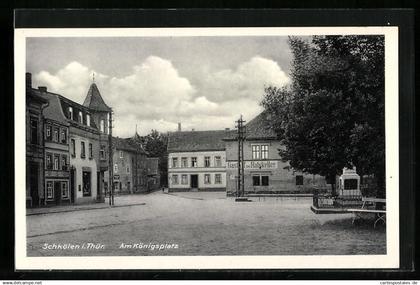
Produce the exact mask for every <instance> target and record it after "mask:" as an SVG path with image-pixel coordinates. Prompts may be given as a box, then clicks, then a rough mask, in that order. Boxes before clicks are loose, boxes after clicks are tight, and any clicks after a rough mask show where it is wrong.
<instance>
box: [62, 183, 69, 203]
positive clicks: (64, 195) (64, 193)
mask: <svg viewBox="0 0 420 285" xmlns="http://www.w3.org/2000/svg"><path fill="white" fill-rule="evenodd" d="M61 197H62V198H63V199H67V198H69V188H68V187H67V182H65V181H64V182H61Z"/></svg>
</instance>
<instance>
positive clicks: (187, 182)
mask: <svg viewBox="0 0 420 285" xmlns="http://www.w3.org/2000/svg"><path fill="white" fill-rule="evenodd" d="M227 132H228V131H227V130H222V131H220V130H218V131H187V132H185V131H177V132H172V133H169V137H168V188H169V191H189V190H199V191H206V190H207V191H225V190H226V168H225V166H226V165H225V160H226V152H225V143H224V141H223V138H224V137H225V136H226V134H227Z"/></svg>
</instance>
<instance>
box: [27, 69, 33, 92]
mask: <svg viewBox="0 0 420 285" xmlns="http://www.w3.org/2000/svg"><path fill="white" fill-rule="evenodd" d="M31 88H32V74H31V73H29V72H26V90H29V89H31Z"/></svg>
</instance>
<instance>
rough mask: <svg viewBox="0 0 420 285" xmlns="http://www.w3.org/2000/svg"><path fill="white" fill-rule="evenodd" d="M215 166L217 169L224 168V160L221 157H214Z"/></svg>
mask: <svg viewBox="0 0 420 285" xmlns="http://www.w3.org/2000/svg"><path fill="white" fill-rule="evenodd" d="M214 165H215V166H216V167H221V166H222V158H221V157H220V156H215V157H214Z"/></svg>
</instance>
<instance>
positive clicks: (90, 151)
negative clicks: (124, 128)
mask: <svg viewBox="0 0 420 285" xmlns="http://www.w3.org/2000/svg"><path fill="white" fill-rule="evenodd" d="M59 99H60V104H61V107H62V112H63V114H64V116H65V117H66V120H67V122H68V123H69V151H70V195H71V197H73V199H74V203H77V204H78V203H90V202H102V201H104V198H103V197H104V191H103V187H101V186H102V185H101V183H100V167H99V140H100V137H99V136H100V132H99V130H98V128H97V126H96V124H95V122H94V121H93V120H92V113H91V112H90V110H89V108H87V107H85V106H83V105H80V104H78V103H76V102H73V101H71V100H69V99H67V98H65V97H63V96H59ZM98 182H99V183H98Z"/></svg>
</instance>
